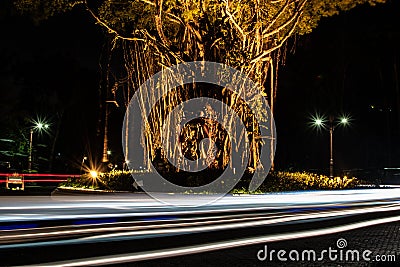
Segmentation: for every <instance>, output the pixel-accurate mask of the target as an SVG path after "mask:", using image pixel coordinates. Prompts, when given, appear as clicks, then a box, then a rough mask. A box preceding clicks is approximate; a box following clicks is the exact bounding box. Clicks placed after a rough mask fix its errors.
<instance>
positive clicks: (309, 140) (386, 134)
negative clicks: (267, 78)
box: [0, 1, 400, 170]
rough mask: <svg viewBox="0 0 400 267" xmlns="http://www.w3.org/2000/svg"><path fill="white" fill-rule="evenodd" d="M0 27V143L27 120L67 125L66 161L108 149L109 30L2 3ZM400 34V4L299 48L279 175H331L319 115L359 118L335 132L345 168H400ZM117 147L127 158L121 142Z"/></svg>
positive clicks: (290, 69)
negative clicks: (103, 100)
mask: <svg viewBox="0 0 400 267" xmlns="http://www.w3.org/2000/svg"><path fill="white" fill-rule="evenodd" d="M0 22H1V25H2V34H1V36H2V41H1V42H0V107H1V108H0V126H1V129H0V139H1V138H6V137H7V136H6V135H8V134H9V133H10V131H15V129H22V131H25V132H26V129H27V127H28V125H29V124H28V123H27V122H26V121H25V119H26V118H32V117H36V116H46V117H47V118H49V119H51V121H52V128H53V131H52V134H53V136H54V135H55V134H56V129H57V126H58V123H59V124H60V125H59V127H60V128H59V130H60V135H59V138H58V141H57V144H56V153H57V154H58V153H60V155H61V158H60V161H65V162H71V163H72V162H74V161H75V162H76V161H78V162H79V159H80V158H81V157H82V156H83V155H86V154H87V152H88V150H96V149H99V148H101V143H100V142H99V139H98V138H96V123H97V120H98V103H99V98H98V89H99V84H100V77H101V73H100V71H101V70H100V67H99V60H100V57H101V52H102V49H103V48H102V47H103V44H104V40H103V37H102V30H101V29H100V27H99V26H97V25H95V24H94V21H93V20H91V19H90V18H89V16H88V15H87V14H85V13H84V11H83V10H76V11H73V12H71V13H68V14H64V15H60V16H57V17H54V18H50V19H49V20H47V21H44V22H42V23H40V24H39V25H35V24H34V23H33V22H32V21H31V20H30V19H29V18H27V17H23V16H20V15H18V14H16V13H15V12H13V11H11V10H10V9H9V6H8V5H7V1H5V2H2V3H1V4H0ZM398 25H400V3H399V1H389V2H388V3H387V4H385V5H378V6H376V7H369V6H360V7H357V8H355V9H353V10H351V11H349V12H344V13H342V14H341V15H339V16H336V17H332V18H326V19H323V20H322V21H321V24H320V26H319V27H318V28H317V29H315V30H314V31H313V32H312V33H311V34H309V35H307V36H301V37H297V38H296V41H295V42H293V40H292V43H294V45H293V44H291V45H290V46H289V48H292V46H293V49H294V50H295V53H294V54H292V53H288V55H287V59H286V63H285V65H284V66H280V68H279V69H280V73H279V84H278V86H279V87H278V99H277V108H276V113H275V119H276V125H277V134H278V145H277V152H276V165H277V167H278V168H281V169H287V168H289V167H293V168H295V169H296V168H297V169H301V170H304V169H319V170H324V169H327V167H328V163H329V151H328V148H329V139H328V133H327V132H317V131H315V130H312V129H310V128H309V127H308V122H309V119H310V116H311V115H312V114H314V113H315V112H319V113H320V114H326V115H328V114H334V115H339V114H342V113H346V114H350V115H351V117H352V124H351V127H350V128H347V129H339V128H338V129H337V130H336V131H335V161H336V164H337V165H336V166H337V168H338V169H353V168H382V167H388V166H399V167H400V149H399V148H400V147H399V145H400V142H399V141H398V140H399V138H398V136H399V128H400V127H399V126H400V116H399V115H400V93H399V88H398V85H397V86H396V77H397V79H400V77H399V76H400V75H399V73H400V70H399V69H400V66H398V65H397V64H399V55H400V30H399V26H398ZM395 66H396V67H397V72H395ZM118 112H119V113H121V114H122V113H123V111H118ZM114 120H115V121H114V122H113V124H112V125H113V127H112V128H113V131H114V133H113V135H114V136H119V135H120V129H121V128H120V127H118V125H119V123H120V121H119V120H120V116H116V118H114ZM38 138H42V140H41V141H42V142H49V141H50V139H51V138H48V139H46V137H38ZM110 145H111V149H112V150H114V151H118V150H120V147H121V144H120V140H117V139H115V140H111V142H110ZM1 149H3V148H1ZM1 149H0V150H1Z"/></svg>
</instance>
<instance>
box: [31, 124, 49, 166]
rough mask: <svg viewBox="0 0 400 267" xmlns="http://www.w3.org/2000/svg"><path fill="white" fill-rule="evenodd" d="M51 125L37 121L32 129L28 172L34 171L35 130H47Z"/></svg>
mask: <svg viewBox="0 0 400 267" xmlns="http://www.w3.org/2000/svg"><path fill="white" fill-rule="evenodd" d="M49 127H50V126H49V125H48V124H47V123H42V122H35V125H34V126H33V127H32V128H31V129H30V137H29V157H28V172H31V171H32V144H33V132H34V131H39V132H41V131H42V130H44V131H47V129H49Z"/></svg>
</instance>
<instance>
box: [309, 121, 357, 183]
mask: <svg viewBox="0 0 400 267" xmlns="http://www.w3.org/2000/svg"><path fill="white" fill-rule="evenodd" d="M348 124H349V119H348V118H347V117H346V116H343V117H341V118H340V120H339V122H337V123H336V124H335V118H334V116H332V115H331V116H329V141H330V142H329V145H330V146H329V152H330V153H329V155H330V159H329V177H330V178H333V177H334V174H333V131H334V130H335V129H336V127H337V126H339V125H343V126H346V125H348ZM314 125H315V126H316V127H318V128H324V129H325V128H326V125H325V120H324V119H323V118H319V117H314Z"/></svg>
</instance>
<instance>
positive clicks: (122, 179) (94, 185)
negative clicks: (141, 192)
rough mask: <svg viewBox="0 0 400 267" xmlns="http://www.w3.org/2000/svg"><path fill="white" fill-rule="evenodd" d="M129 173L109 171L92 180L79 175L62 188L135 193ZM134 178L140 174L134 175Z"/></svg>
mask: <svg viewBox="0 0 400 267" xmlns="http://www.w3.org/2000/svg"><path fill="white" fill-rule="evenodd" d="M132 173H133V172H130V171H110V172H107V173H100V174H99V176H98V177H96V178H92V177H90V175H88V174H84V175H81V177H80V178H69V179H68V181H66V182H64V183H62V184H61V185H60V186H62V187H73V188H81V189H94V190H106V191H130V192H133V191H137V190H138V189H136V188H135V187H134V186H133V182H134V179H133V177H132ZM134 175H135V177H138V176H140V175H141V173H137V174H136V173H135V174H134Z"/></svg>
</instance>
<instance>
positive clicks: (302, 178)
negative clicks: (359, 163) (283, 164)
mask: <svg viewBox="0 0 400 267" xmlns="http://www.w3.org/2000/svg"><path fill="white" fill-rule="evenodd" d="M363 183H364V182H363V181H362V180H359V179H357V178H354V177H353V178H348V177H346V176H344V177H335V178H333V179H331V178H329V177H327V176H325V175H319V174H315V173H307V172H273V173H270V174H268V177H267V179H266V180H265V181H264V183H263V184H262V185H261V187H260V188H259V189H258V190H257V191H256V192H252V193H253V194H254V193H256V194H257V193H262V192H263V193H266V192H284V191H297V190H335V189H351V188H355V187H356V186H357V185H360V184H363ZM239 186H240V187H238V188H235V189H234V190H232V191H231V193H233V194H245V193H249V191H248V190H247V189H246V187H245V186H243V185H239Z"/></svg>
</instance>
